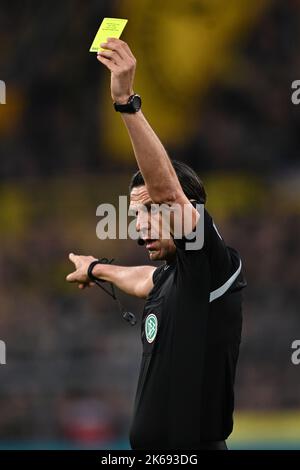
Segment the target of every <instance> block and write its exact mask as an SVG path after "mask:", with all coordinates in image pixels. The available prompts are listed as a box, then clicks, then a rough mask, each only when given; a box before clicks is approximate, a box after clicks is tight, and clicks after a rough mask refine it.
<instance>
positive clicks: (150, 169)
mask: <svg viewBox="0 0 300 470" xmlns="http://www.w3.org/2000/svg"><path fill="white" fill-rule="evenodd" d="M122 118H123V121H124V123H125V126H126V128H127V130H128V133H129V136H130V139H131V143H132V146H133V150H134V154H135V157H136V160H137V163H138V166H139V168H140V170H141V172H142V174H143V177H144V180H145V183H146V185H147V189H148V192H149V194H150V197H151V199H152V200H153V201H154V202H157V203H159V202H174V201H175V200H176V199H177V196H178V193H179V192H181V186H180V184H179V181H178V178H177V175H176V173H175V170H174V168H173V166H172V163H171V161H170V159H169V157H168V154H167V152H166V150H165V148H164V146H163V145H162V143H161V141H160V140H159V138H158V137H157V135H156V134H155V132H154V131H153V129H152V128H151V126H150V125H149V123H148V121H147V120H146V118H145V116H144V115H143V113H142V112H141V111H139V112H137V113H136V114H126V113H123V114H122Z"/></svg>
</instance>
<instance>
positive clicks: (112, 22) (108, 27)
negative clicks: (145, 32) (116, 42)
mask: <svg viewBox="0 0 300 470" xmlns="http://www.w3.org/2000/svg"><path fill="white" fill-rule="evenodd" d="M127 21H128V20H124V19H121V18H104V19H103V21H102V23H101V25H100V28H99V29H98V32H97V34H96V36H95V39H94V41H93V44H92V45H91V48H90V52H98V51H99V50H103V48H102V47H100V44H101V43H102V42H106V40H107V38H118V39H119V37H120V36H121V34H122V32H123V30H124V28H125V26H126V24H127Z"/></svg>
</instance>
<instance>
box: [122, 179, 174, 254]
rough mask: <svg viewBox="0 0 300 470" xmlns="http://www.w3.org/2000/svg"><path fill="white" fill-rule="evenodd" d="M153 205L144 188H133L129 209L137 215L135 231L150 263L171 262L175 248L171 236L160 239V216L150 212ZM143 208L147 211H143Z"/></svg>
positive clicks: (158, 212) (159, 213)
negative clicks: (142, 243)
mask: <svg viewBox="0 0 300 470" xmlns="http://www.w3.org/2000/svg"><path fill="white" fill-rule="evenodd" d="M151 204H153V202H152V200H151V198H150V196H149V193H148V191H147V188H146V186H138V187H136V188H133V189H132V191H131V195H130V209H132V210H135V211H136V213H137V219H136V230H137V232H138V233H139V235H140V238H141V239H142V240H144V242H145V246H146V248H147V250H148V253H149V257H150V259H151V260H152V261H158V260H166V261H168V262H170V261H172V260H173V259H174V257H175V252H176V247H175V245H174V242H173V238H172V237H171V236H168V237H165V238H163V237H162V214H161V212H160V211H157V213H155V212H153V206H152V211H151ZM145 208H146V209H147V210H145Z"/></svg>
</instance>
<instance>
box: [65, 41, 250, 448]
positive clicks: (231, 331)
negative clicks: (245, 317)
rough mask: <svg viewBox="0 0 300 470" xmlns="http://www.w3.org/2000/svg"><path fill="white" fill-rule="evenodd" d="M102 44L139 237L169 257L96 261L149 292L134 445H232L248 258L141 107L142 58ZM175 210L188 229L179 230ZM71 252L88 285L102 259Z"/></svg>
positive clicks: (153, 254)
mask: <svg viewBox="0 0 300 470" xmlns="http://www.w3.org/2000/svg"><path fill="white" fill-rule="evenodd" d="M103 46H104V48H105V51H103V52H99V53H98V56H97V57H98V60H99V61H100V62H101V63H102V64H104V65H105V66H106V67H107V68H108V69H109V70H110V72H111V94H112V99H113V101H114V105H115V109H116V111H119V112H121V116H122V119H123V121H124V123H125V125H126V127H127V130H128V133H129V136H130V138H131V142H132V145H133V149H134V153H135V157H136V160H137V163H138V166H139V171H138V172H137V173H136V174H135V175H134V176H133V178H132V181H131V185H130V196H131V202H130V205H131V208H133V209H135V210H136V212H137V221H136V228H137V231H138V232H139V234H140V244H145V246H146V248H147V250H148V252H149V257H150V259H151V260H152V261H157V260H164V261H165V264H163V265H162V266H159V267H158V268H156V269H155V268H154V267H153V266H136V267H122V266H112V265H103V264H95V263H94V264H93V270H92V276H94V277H96V278H99V279H101V280H103V281H109V282H112V283H114V284H115V285H116V286H117V287H119V288H120V289H122V290H123V291H124V292H127V293H129V294H131V295H135V296H138V297H142V298H146V304H145V308H144V312H143V317H142V330H141V331H142V342H143V357H142V364H141V370H140V377H139V382H138V389H137V394H136V400H135V410H134V417H133V421H132V426H131V432H130V442H131V446H132V448H133V449H174V450H180V449H185V450H188V449H190V450H198V449H226V444H225V440H226V439H227V437H228V436H229V434H230V433H231V431H232V426H233V423H232V414H233V406H234V395H233V388H234V378H235V369H236V363H237V358H238V352H239V344H240V337H241V325H242V315H241V289H242V288H243V287H244V286H245V281H244V279H243V276H242V273H241V260H240V257H239V255H238V254H237V252H236V251H235V250H234V249H232V248H229V247H227V246H226V244H225V242H224V240H223V239H222V237H221V235H220V234H219V232H218V230H217V228H216V226H215V224H214V222H213V220H212V218H211V217H210V215H209V214H208V212H207V211H206V210H203V211H202V212H201V211H200V212H199V211H198V210H197V209H199V207H200V208H201V207H202V206H199V204H205V201H206V194H205V190H204V188H203V185H202V182H201V181H200V180H199V178H198V177H197V175H196V174H195V173H194V172H193V170H192V169H191V168H189V167H188V166H187V165H184V164H183V163H180V162H172V161H171V160H170V159H169V157H168V155H167V153H166V150H165V149H164V147H163V145H162V144H161V142H160V141H159V139H158V137H157V136H156V134H155V133H154V131H153V130H152V128H151V127H150V125H149V123H148V122H147V120H146V119H145V117H144V116H143V114H142V112H141V99H140V97H139V96H138V95H135V94H134V92H133V81H134V75H135V67H136V61H135V58H134V56H133V55H132V53H131V51H130V49H129V47H128V45H127V44H126V43H124V42H123V41H120V40H118V39H109V40H108V41H107V43H105V44H104V45H103ZM153 203H155V204H164V205H166V206H167V207H170V208H173V207H175V208H176V210H175V212H174V214H173V216H171V217H170V225H169V231H168V234H167V235H169V236H166V234H165V232H162V214H161V213H160V212H159V211H158V212H157V213H156V214H154V215H153V211H152V209H153ZM145 208H146V210H144V209H145ZM178 208H179V209H182V210H181V211H180V210H178ZM176 211H177V212H176ZM175 214H176V216H175ZM178 214H179V225H180V228H181V229H182V235H181V237H178V236H177V232H178V231H176V230H175V228H176V227H177V229H178V217H177V215H178ZM176 217H177V218H176ZM176 221H177V226H176V227H175V225H176V224H175V222H176ZM201 223H202V226H203V227H204V242H203V244H200V246H198V245H197V246H196V245H195V246H194V247H192V248H191V243H188V240H189V235H190V232H191V228H193V229H197V228H199V226H200V224H201ZM196 241H197V240H196ZM193 242H194V243H195V240H194V241H193ZM193 242H192V243H193ZM70 260H71V261H73V262H74V264H75V267H76V271H74V272H73V273H71V274H69V275H68V276H67V280H68V281H70V282H77V283H78V286H79V288H81V289H82V288H85V287H88V286H91V285H93V283H92V282H91V277H89V276H88V268H89V266H90V265H91V263H92V262H94V261H95V260H96V259H95V258H93V257H90V256H77V255H74V254H72V253H71V254H70ZM89 274H90V276H91V270H90V273H89Z"/></svg>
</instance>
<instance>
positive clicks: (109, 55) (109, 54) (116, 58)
mask: <svg viewBox="0 0 300 470" xmlns="http://www.w3.org/2000/svg"><path fill="white" fill-rule="evenodd" d="M98 54H99V56H100V57H105V58H106V59H109V60H111V61H112V62H113V63H114V64H116V65H118V66H120V65H122V63H124V59H123V58H122V57H120V55H119V54H117V53H116V52H115V51H99V52H98Z"/></svg>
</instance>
